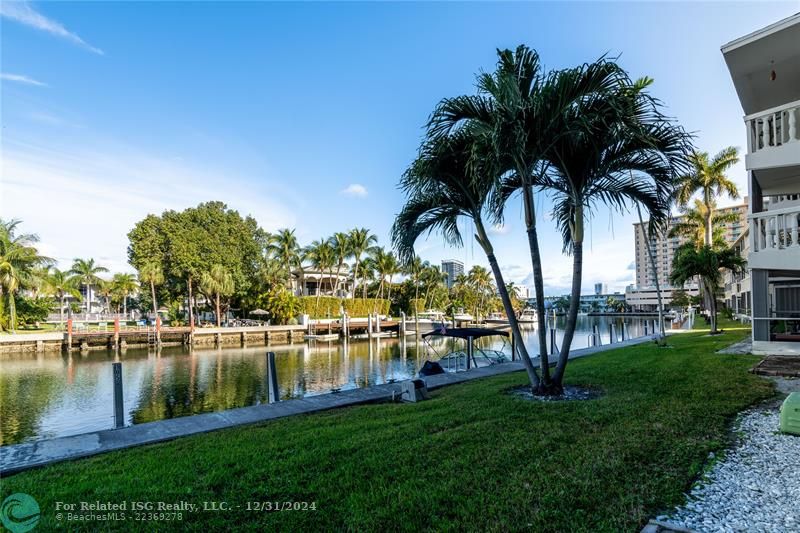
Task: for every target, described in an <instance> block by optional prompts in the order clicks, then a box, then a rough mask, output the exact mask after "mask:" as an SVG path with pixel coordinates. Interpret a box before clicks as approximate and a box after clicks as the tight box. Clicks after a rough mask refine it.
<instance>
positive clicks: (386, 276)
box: [372, 248, 400, 298]
mask: <svg viewBox="0 0 800 533" xmlns="http://www.w3.org/2000/svg"><path fill="white" fill-rule="evenodd" d="M372 261H373V264H374V265H375V271H376V273H377V275H378V298H383V289H384V288H385V287H386V286H387V285H388V293H389V294H388V296H387V298H391V292H392V287H391V285H392V278H393V277H394V276H395V275H396V274H398V272H399V271H400V265H399V264H398V262H397V257H396V256H395V255H394V254H393V253H392V252H391V251H387V250H386V249H384V248H377V249H376V250H375V251H374V252H373V254H372Z"/></svg>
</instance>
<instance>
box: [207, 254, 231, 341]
mask: <svg viewBox="0 0 800 533" xmlns="http://www.w3.org/2000/svg"><path fill="white" fill-rule="evenodd" d="M200 288H201V289H202V290H203V292H205V293H206V294H208V295H209V296H211V297H212V298H214V307H215V316H216V318H217V327H220V326H221V325H222V314H221V312H220V307H221V302H220V300H221V298H222V297H223V296H230V295H231V294H233V291H234V289H235V287H234V284H233V276H232V275H231V273H230V272H228V270H227V269H226V268H225V267H224V266H222V265H219V264H216V265H212V266H211V270H210V271H209V272H203V275H202V276H201V277H200Z"/></svg>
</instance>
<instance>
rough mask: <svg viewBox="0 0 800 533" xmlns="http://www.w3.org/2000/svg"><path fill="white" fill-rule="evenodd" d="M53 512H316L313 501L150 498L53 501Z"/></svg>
mask: <svg viewBox="0 0 800 533" xmlns="http://www.w3.org/2000/svg"><path fill="white" fill-rule="evenodd" d="M55 507H56V509H55V510H56V511H67V512H69V511H89V512H98V511H99V512H117V511H160V512H165V511H166V512H188V513H197V512H201V511H206V512H209V511H210V512H219V511H222V512H225V511H233V510H240V509H241V510H245V511H257V512H264V511H267V512H270V511H316V510H317V502H315V501H296V500H263V501H247V502H245V503H243V504H232V503H230V502H227V501H204V502H200V503H193V502H187V501H179V502H149V501H144V502H143V501H121V502H100V501H94V502H76V503H69V502H56V505H55Z"/></svg>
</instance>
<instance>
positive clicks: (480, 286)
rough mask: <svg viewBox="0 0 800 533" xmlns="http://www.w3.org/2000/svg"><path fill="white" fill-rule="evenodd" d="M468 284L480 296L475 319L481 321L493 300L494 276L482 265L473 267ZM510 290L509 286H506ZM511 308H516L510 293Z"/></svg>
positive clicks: (468, 277)
mask: <svg viewBox="0 0 800 533" xmlns="http://www.w3.org/2000/svg"><path fill="white" fill-rule="evenodd" d="M467 282H468V283H469V284H470V285H471V286H472V287H474V289H475V292H476V293H477V295H478V301H477V302H476V303H477V307H476V313H475V319H476V320H479V319H480V318H482V317H483V315H484V314H485V312H486V304H487V303H488V302H489V301H490V300H491V298H492V295H493V294H494V286H493V285H492V276H491V274H489V271H488V270H486V269H485V268H484V267H482V266H480V265H475V266H473V267H472V268H471V269H470V270H469V272H468V273H467ZM506 290H508V284H506ZM508 297H509V299H510V301H511V307H512V308H514V299H513V297H512V296H511V293H509V296H508Z"/></svg>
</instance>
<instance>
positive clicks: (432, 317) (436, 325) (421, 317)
mask: <svg viewBox="0 0 800 533" xmlns="http://www.w3.org/2000/svg"><path fill="white" fill-rule="evenodd" d="M417 321H418V322H419V329H420V331H431V330H434V329H441V328H449V327H451V326H452V325H453V324H452V323H451V322H450V321H448V320H447V318H446V317H445V314H444V313H442V312H441V311H432V310H428V311H424V312H422V313H419V314H418V315H417V319H416V321H415V319H414V317H409V318H408V319H406V324H407V327H414V324H415V323H416V322H417Z"/></svg>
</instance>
